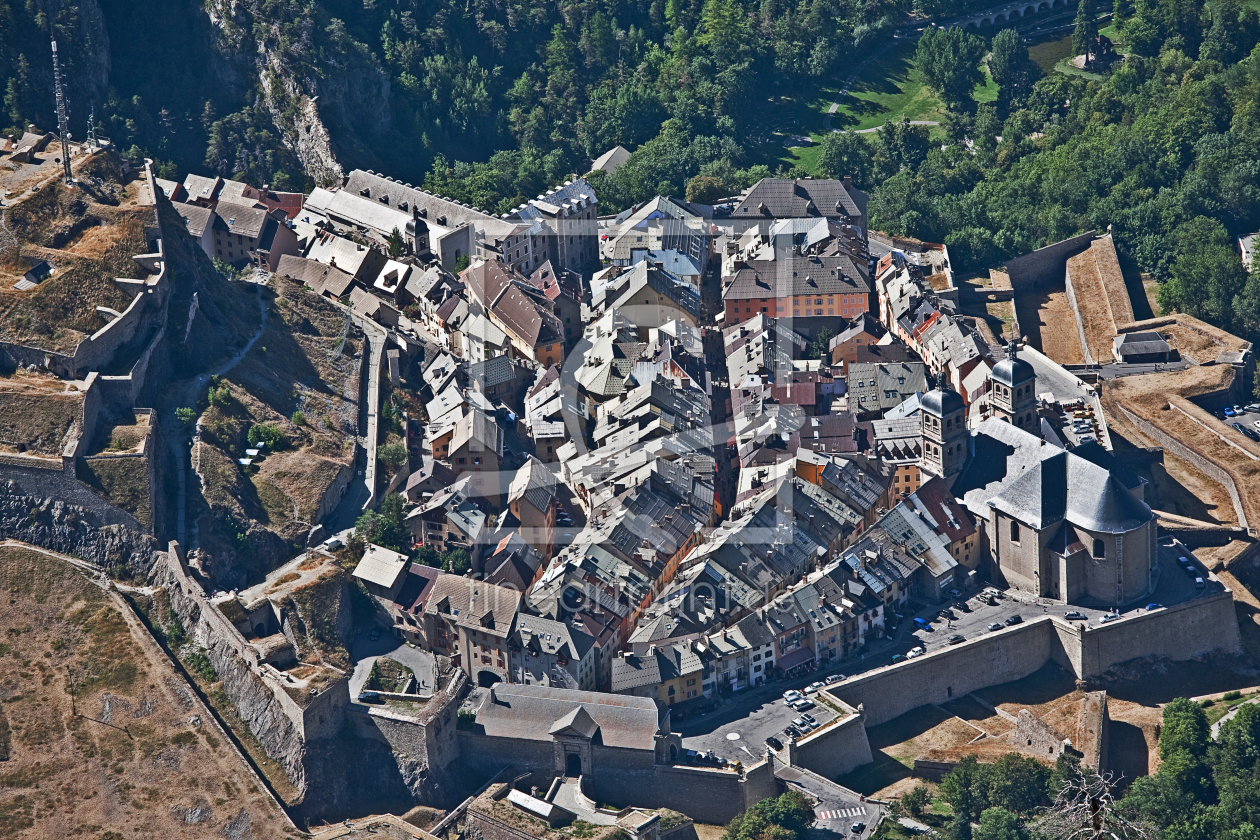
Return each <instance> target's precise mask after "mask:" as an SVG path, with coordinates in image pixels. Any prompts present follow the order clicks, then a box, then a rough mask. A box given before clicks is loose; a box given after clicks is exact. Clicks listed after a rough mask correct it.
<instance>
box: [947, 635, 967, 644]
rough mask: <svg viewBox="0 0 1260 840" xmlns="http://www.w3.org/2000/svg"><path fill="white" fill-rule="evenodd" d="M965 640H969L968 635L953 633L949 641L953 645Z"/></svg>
mask: <svg viewBox="0 0 1260 840" xmlns="http://www.w3.org/2000/svg"><path fill="white" fill-rule="evenodd" d="M965 641H967V639H966V637H964V636H960V635H958V634H957V633H955V634H954V635H952V636H950V637H949V643H950V644H951V645H956V644H958V643H959V642H965Z"/></svg>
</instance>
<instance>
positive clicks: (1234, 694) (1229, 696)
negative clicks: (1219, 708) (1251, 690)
mask: <svg viewBox="0 0 1260 840" xmlns="http://www.w3.org/2000/svg"><path fill="white" fill-rule="evenodd" d="M1240 697H1242V692H1241V691H1227V692H1225V696H1224V697H1222V698H1221V699H1222V700H1226V701H1228V700H1237V699H1238V698H1240Z"/></svg>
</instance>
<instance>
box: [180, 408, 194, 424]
mask: <svg viewBox="0 0 1260 840" xmlns="http://www.w3.org/2000/svg"><path fill="white" fill-rule="evenodd" d="M175 419H176V420H178V421H179V422H181V423H191V422H193V421H194V420H196V419H197V412H196V411H195V410H194V409H191V408H189V407H188V406H182V407H180V408H177V409H175Z"/></svg>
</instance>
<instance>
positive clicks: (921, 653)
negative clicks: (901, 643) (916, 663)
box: [906, 645, 927, 659]
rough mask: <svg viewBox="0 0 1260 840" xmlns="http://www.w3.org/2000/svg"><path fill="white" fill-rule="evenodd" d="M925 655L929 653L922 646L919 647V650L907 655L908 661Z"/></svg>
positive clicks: (913, 650)
mask: <svg viewBox="0 0 1260 840" xmlns="http://www.w3.org/2000/svg"><path fill="white" fill-rule="evenodd" d="M925 653H927V651H926V650H924V649H923V646H922V645H919V646H918V647H917V648H913V649H912V650H911V651H910V652H909V653H907V654H906V659H915V658H917V657H920V656H922V655H923V654H925Z"/></svg>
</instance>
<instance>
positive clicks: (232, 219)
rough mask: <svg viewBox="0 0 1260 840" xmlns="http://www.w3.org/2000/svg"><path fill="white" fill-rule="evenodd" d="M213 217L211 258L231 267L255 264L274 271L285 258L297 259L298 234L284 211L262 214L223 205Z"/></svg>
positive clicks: (219, 204) (218, 207)
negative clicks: (282, 258)
mask: <svg viewBox="0 0 1260 840" xmlns="http://www.w3.org/2000/svg"><path fill="white" fill-rule="evenodd" d="M214 215H215V218H214V222H213V225H214V253H212V254H210V256H212V257H215V258H217V259H220V260H222V261H223V262H225V263H229V264H231V265H236V266H242V265H245V264H247V263H254V264H256V265H259V266H262V267H264V268H266V269H267V270H268V271H275V270H276V268H277V266H279V264H280V258H281V257H282V256H284V255H285V254H291V255H293V256H297V253H298V242H297V234H296V233H294V232H293V230H292V229H291V228H290V227H289V225H288V218H287V217H286V216H285V214H284V211H282V210H272V211H268V210H261V209H259V208H256V207H248V206H245V205H241V204H229V203H228V202H226V201H220V202H219V203H218V204H217V205H216V206H215V210H214ZM203 247H204V241H203Z"/></svg>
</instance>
